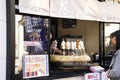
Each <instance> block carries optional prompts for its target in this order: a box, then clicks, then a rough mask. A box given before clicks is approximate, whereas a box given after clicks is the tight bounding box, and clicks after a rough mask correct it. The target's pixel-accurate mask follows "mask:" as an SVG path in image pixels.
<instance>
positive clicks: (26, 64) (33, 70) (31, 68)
mask: <svg viewBox="0 0 120 80" xmlns="http://www.w3.org/2000/svg"><path fill="white" fill-rule="evenodd" d="M48 75H49V66H48V55H26V56H24V58H23V78H24V79H26V78H34V77H42V76H48Z"/></svg>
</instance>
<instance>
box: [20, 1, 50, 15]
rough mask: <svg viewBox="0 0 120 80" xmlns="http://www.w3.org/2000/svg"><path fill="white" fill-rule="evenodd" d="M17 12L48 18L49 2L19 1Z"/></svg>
mask: <svg viewBox="0 0 120 80" xmlns="http://www.w3.org/2000/svg"><path fill="white" fill-rule="evenodd" d="M19 11H20V12H22V13H29V14H36V15H44V16H49V0H19Z"/></svg>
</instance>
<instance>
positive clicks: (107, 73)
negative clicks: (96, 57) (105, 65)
mask: <svg viewBox="0 0 120 80" xmlns="http://www.w3.org/2000/svg"><path fill="white" fill-rule="evenodd" d="M109 71H110V70H108V71H106V76H107V77H108V78H110V76H109Z"/></svg>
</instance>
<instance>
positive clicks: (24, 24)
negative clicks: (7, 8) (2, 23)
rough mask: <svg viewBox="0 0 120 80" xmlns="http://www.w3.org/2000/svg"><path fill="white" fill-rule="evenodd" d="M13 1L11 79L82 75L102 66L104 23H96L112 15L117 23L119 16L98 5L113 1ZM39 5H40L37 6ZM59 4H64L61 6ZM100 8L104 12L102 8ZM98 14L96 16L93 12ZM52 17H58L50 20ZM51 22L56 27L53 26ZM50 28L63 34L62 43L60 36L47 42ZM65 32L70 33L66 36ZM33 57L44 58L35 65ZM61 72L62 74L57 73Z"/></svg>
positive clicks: (108, 18)
mask: <svg viewBox="0 0 120 80" xmlns="http://www.w3.org/2000/svg"><path fill="white" fill-rule="evenodd" d="M15 2H16V5H15V8H16V10H15V11H16V13H15V14H14V16H15V15H16V16H15V18H16V19H15V21H16V22H15V23H16V26H14V28H15V37H14V40H15V48H14V51H10V52H11V53H12V52H13V53H15V54H14V55H15V56H13V57H14V61H15V63H14V65H15V67H14V70H13V71H14V74H15V77H14V78H16V79H17V80H19V79H31V80H32V79H41V78H42V79H43V78H44V79H46V78H49V79H50V78H52V79H53V78H55V77H56V76H59V77H66V75H65V74H70V73H72V74H70V75H69V76H71V75H74V76H75V75H84V73H87V72H89V70H88V69H89V67H90V66H92V65H99V64H100V65H103V63H104V62H103V61H104V57H103V55H104V51H103V46H104V45H103V44H104V42H103V40H104V37H103V33H104V31H103V27H104V23H103V22H101V23H99V21H104V22H105V21H108V22H114V19H113V18H115V19H116V22H117V21H118V20H119V18H118V17H116V16H114V15H113V14H112V15H111V14H110V15H109V16H111V17H109V16H106V14H107V13H106V12H105V13H99V11H98V10H100V9H101V7H100V6H98V5H100V4H101V3H102V4H103V6H105V5H104V4H105V3H107V5H111V6H113V3H111V2H99V1H97V0H91V1H87V0H85V1H83V0H82V1H80V0H66V1H65V3H64V0H44V1H41V0H40V1H39V0H36V1H33V0H31V1H28V0H26V1H24V0H18V1H17V0H16V1H15ZM78 2H79V3H78ZM18 3H19V4H18ZM27 3H29V4H27ZM58 3H60V4H58ZM81 3H84V4H87V5H84V4H81ZM35 4H36V5H37V6H35ZM39 4H41V5H40V6H38V5H39ZM49 4H51V5H49ZM62 4H63V6H61V5H62ZM93 4H94V5H93ZM115 4H118V3H115ZM45 5H46V6H45ZM69 5H70V6H69ZM56 6H57V7H56ZM96 6H97V7H96ZM63 7H64V8H63ZM105 7H106V6H105ZM114 7H116V6H114ZM102 10H103V11H102V12H104V9H103V8H102ZM87 11H88V12H87ZM109 11H111V10H109ZM98 13H99V15H96V14H98ZM104 14H105V15H104ZM52 17H57V18H55V19H54V21H53V23H52V19H53V18H52ZM63 18H67V20H69V19H72V20H74V21H72V22H73V23H72V24H68V23H71V22H69V21H68V23H67V22H65V20H61V19H63ZM55 20H57V21H58V23H57V21H55ZM54 22H55V25H56V29H54V28H55V27H52V25H54ZM66 23H67V24H66ZM64 24H66V25H64ZM69 26H70V27H69ZM50 29H54V31H56V30H57V32H54V34H55V35H54V36H55V37H57V38H60V37H62V36H64V37H62V38H61V39H62V40H61V42H60V41H59V39H58V40H57V39H56V40H54V41H52V42H50V35H49V34H50ZM56 34H57V35H56ZM67 34H69V35H70V36H65V35H67ZM14 40H13V41H14ZM58 44H59V48H58ZM56 49H59V50H60V52H58V53H57V52H56ZM94 54H97V55H95V58H96V59H97V61H95V62H94V59H93V56H92V55H94ZM35 58H36V59H38V60H39V61H40V62H41V61H44V63H40V64H37V63H38V62H39V61H38V60H36V59H35ZM32 59H33V61H32ZM34 61H35V62H34ZM33 62H34V63H33ZM94 63H95V64H94ZM30 64H35V65H30ZM42 64H44V66H42V67H41V66H40V65H42ZM26 65H27V66H26ZM38 65H39V66H38ZM29 66H32V67H34V68H35V67H37V68H36V69H34V71H32V69H33V68H32V67H31V68H32V69H30V68H29ZM37 69H39V70H38V72H41V73H39V75H37V74H38V73H37V72H36V70H37ZM29 70H30V72H29ZM59 71H60V73H59ZM69 71H70V73H69ZM42 73H44V74H42ZM60 74H63V75H61V76H60ZM35 75H37V76H35ZM46 76H49V77H46ZM67 76H68V75H67Z"/></svg>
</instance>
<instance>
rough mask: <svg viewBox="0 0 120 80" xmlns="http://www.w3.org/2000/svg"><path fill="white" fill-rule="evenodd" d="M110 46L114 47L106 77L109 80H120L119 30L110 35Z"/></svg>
mask: <svg viewBox="0 0 120 80" xmlns="http://www.w3.org/2000/svg"><path fill="white" fill-rule="evenodd" d="M110 38H111V42H112V44H113V45H114V46H115V47H116V50H115V52H114V54H113V57H112V61H111V64H110V66H109V70H108V71H107V72H106V75H107V77H108V78H110V79H111V80H120V30H118V31H115V32H114V33H112V34H111V35H110Z"/></svg>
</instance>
